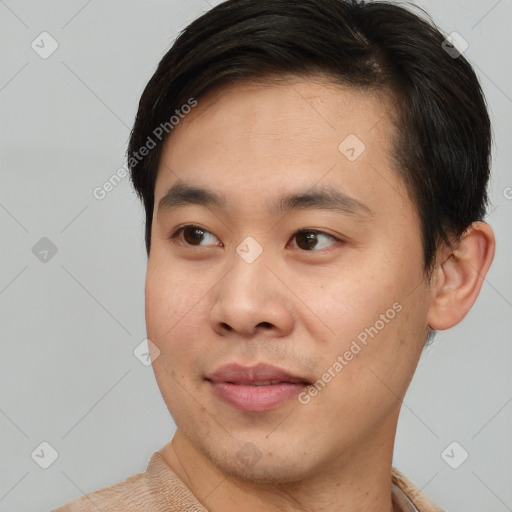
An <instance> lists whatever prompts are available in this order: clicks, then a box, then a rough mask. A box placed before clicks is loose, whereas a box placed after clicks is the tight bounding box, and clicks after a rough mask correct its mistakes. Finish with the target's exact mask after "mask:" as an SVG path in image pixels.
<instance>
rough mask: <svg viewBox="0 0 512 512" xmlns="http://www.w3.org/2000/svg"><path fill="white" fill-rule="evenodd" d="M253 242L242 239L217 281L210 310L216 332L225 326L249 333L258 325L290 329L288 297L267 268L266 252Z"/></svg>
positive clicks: (282, 329) (242, 332)
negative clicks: (219, 279)
mask: <svg viewBox="0 0 512 512" xmlns="http://www.w3.org/2000/svg"><path fill="white" fill-rule="evenodd" d="M249 238H250V237H249ZM256 244H257V242H256V241H255V240H254V239H252V240H250V239H249V240H248V239H246V240H244V241H243V242H242V243H240V244H239V245H238V246H237V247H236V250H235V251H234V253H233V255H232V258H231V268H230V270H229V272H228V273H227V274H226V275H225V277H224V279H223V280H222V282H221V283H220V286H219V289H218V294H217V296H216V301H215V304H214V305H213V308H212V311H211V321H212V323H213V328H214V329H215V330H217V331H218V332H221V331H222V332H223V333H225V330H226V329H227V330H234V331H238V332H239V333H241V334H252V333H254V331H255V329H257V328H258V327H265V328H269V327H273V328H275V329H277V330H280V331H286V330H288V329H290V328H291V324H292V318H293V317H292V315H291V312H290V304H288V299H289V298H288V297H287V296H286V294H285V293H284V290H283V287H282V286H280V284H279V280H278V279H276V278H275V276H274V275H273V273H272V272H271V271H270V270H269V268H268V267H269V266H271V262H270V252H269V251H268V252H267V251H264V250H263V247H262V246H261V245H259V244H257V245H256Z"/></svg>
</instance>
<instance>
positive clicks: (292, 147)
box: [146, 79, 429, 482]
mask: <svg viewBox="0 0 512 512" xmlns="http://www.w3.org/2000/svg"><path fill="white" fill-rule="evenodd" d="M391 109H392V107H391V103H390V102H389V101H388V100H387V99H386V97H384V96H377V95H375V94H370V93H367V92H365V93H363V92H357V91H355V90H353V89H347V88H341V87H335V86H332V85H331V86H329V85H328V84H327V83H322V82H312V81H307V80H298V79H297V80H294V81H289V82H288V83H285V84H279V85H278V84H276V85H265V86H264V85H257V84H252V85H243V86H242V85H239V86H235V87H229V88H224V89H221V90H220V91H215V92H213V93H211V94H209V95H208V96H207V97H205V98H202V99H201V100H200V101H199V103H198V106H197V107H196V108H195V109H193V111H192V112H191V113H190V114H188V116H187V117H185V119H183V120H182V121H180V124H179V125H178V126H176V127H175V128H174V130H173V132H172V134H171V137H170V138H169V139H168V141H167V143H166V146H165V148H164V151H163V153H162V158H161V163H160V168H159V171H158V177H157V182H156V188H155V211H154V215H153V225H152V235H151V253H150V257H149V263H148V270H147V278H146V321H147V332H148V337H149V339H150V340H151V341H152V342H153V343H154V344H155V345H156V346H157V347H158V349H159V350H160V355H159V357H158V358H157V359H156V360H155V361H154V363H153V367H154V371H155V375H156V379H157V382H158V386H159V388H160V390H161V392H162V395H163V397H164V400H165V402H166V404H167V407H168V409H169V411H170V412H171V414H172V416H173V418H174V420H175V422H176V424H177V427H178V429H179V430H181V432H182V433H183V434H184V435H185V436H186V438H187V439H188V441H189V442H190V444H191V446H194V447H195V449H197V450H198V451H199V452H200V453H202V454H203V455H206V456H207V458H208V459H209V460H210V461H211V462H213V464H214V465H215V466H216V467H217V468H220V469H221V470H222V471H223V472H224V473H227V474H232V475H235V476H239V477H242V478H249V479H251V480H267V479H270V480H280V481H283V482H284V481H297V480H300V479H302V478H306V477H312V476H313V475H318V474H319V472H320V471H322V472H325V471H335V470H336V469H337V468H338V469H339V468H340V467H341V466H342V465H343V464H345V463H346V462H347V461H354V460H356V459H357V458H361V460H368V457H370V458H371V457H372V454H374V455H375V456H377V453H376V450H379V455H382V452H386V455H387V456H389V457H391V452H392V445H393V439H394V434H395V428H396V421H397V417H398V412H399V407H400V405H401V402H400V398H401V397H403V395H404V394H405V391H406V389H407V386H408V384H409V382H410V379H411V378H412V375H413V372H414V370H415V368H416V365H417V362H418V359H419V356H420V354H421V350H422V348H423V344H424V342H425V339H426V336H427V320H426V319H427V312H428V307H429V290H428V287H427V285H426V283H425V281H424V276H423V266H422V262H423V258H422V246H421V236H420V226H419V219H418V216H417V212H416V210H415V208H414V206H413V205H412V203H411V202H410V200H409V196H408V194H407V191H406V189H405V186H404V184H403V183H402V181H401V180H400V178H399V176H398V172H397V170H396V164H395V163H394V162H393V160H392V158H391V154H392V146H391V140H392V137H393V135H394V128H393V126H392V124H391V120H390V116H389V111H390V110H391ZM340 144H341V145H340ZM363 144H364V147H363ZM178 183H180V184H181V185H186V186H189V187H195V188H202V189H206V190H208V191H210V192H212V193H214V194H216V195H217V196H220V197H221V198H223V203H222V204H218V205H214V204H213V203H209V204H203V203H204V201H203V199H204V197H205V196H204V194H203V195H201V194H195V195H194V194H192V195H190V194H188V195H185V197H184V196H183V195H181V196H180V198H179V200H177V195H176V194H174V198H170V199H169V200H168V201H166V203H167V206H162V208H160V209H159V203H160V200H161V199H162V198H163V197H164V196H165V195H166V193H167V191H168V190H169V189H170V188H171V187H172V186H174V185H176V184H178ZM328 190H331V192H334V193H331V194H330V195H328V196H327V197H324V198H323V200H324V201H323V202H322V201H320V200H319V198H318V197H317V196H316V194H317V193H319V192H326V191H328ZM178 191H179V190H178ZM181 191H183V188H181ZM336 193H338V194H339V195H340V196H341V195H342V196H346V197H348V198H349V199H348V200H346V197H345V200H344V201H341V202H338V203H336V204H337V205H338V207H337V208H334V205H335V204H334V203H333V200H334V196H335V194H336ZM291 195H299V196H302V197H298V198H295V200H292V201H288V202H286V203H284V205H283V206H284V208H283V209H280V208H278V207H277V205H278V204H279V202H280V200H281V198H283V197H284V196H291ZM192 196H193V197H194V198H195V199H194V200H193V201H189V199H190V198H191V197H192ZM312 196H315V197H312ZM320 199H322V198H320ZM326 199H330V200H331V202H330V203H328V204H327V203H326V202H325V200H326ZM338 199H339V198H338ZM360 203H361V204H360ZM186 226H189V227H186ZM184 227H185V229H181V228H184ZM225 365H237V367H236V368H235V370H233V368H226V367H225ZM265 365H272V367H277V368H278V369H281V370H282V372H284V373H283V374H279V373H278V371H277V370H276V369H275V368H268V367H266V366H265ZM265 381H266V382H265ZM278 382H279V383H278ZM315 383H316V385H315ZM257 384H259V385H257ZM308 384H309V385H308Z"/></svg>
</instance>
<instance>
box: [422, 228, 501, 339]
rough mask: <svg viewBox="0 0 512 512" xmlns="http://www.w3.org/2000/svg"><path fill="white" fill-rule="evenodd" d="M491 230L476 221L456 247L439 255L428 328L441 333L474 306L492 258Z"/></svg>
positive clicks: (493, 248)
mask: <svg viewBox="0 0 512 512" xmlns="http://www.w3.org/2000/svg"><path fill="white" fill-rule="evenodd" d="M495 247H496V242H495V238H494V233H493V230H492V228H491V227H490V226H489V225H488V224H487V223H485V222H482V221H478V222H474V223H473V224H471V226H470V227H469V228H468V229H467V230H466V232H465V234H464V236H463V237H462V239H461V241H460V243H459V244H458V245H457V246H456V247H455V248H454V249H453V250H450V251H448V252H446V249H445V252H444V253H443V254H444V257H443V258H442V260H441V261H442V263H440V264H438V266H437V267H436V270H435V279H434V284H433V286H432V300H431V303H430V308H429V312H428V324H429V325H430V326H431V328H432V329H436V330H443V329H449V328H450V327H453V326H454V325H457V324H458V323H459V322H460V321H461V320H462V319H463V318H464V317H465V316H466V314H467V313H468V311H469V310H470V309H471V307H472V306H473V304H474V303H475V301H476V299H477V297H478V294H479V293H480V290H481V288H482V284H483V281H484V278H485V276H486V274H487V271H488V270H489V267H490V266H491V263H492V260H493V258H494V251H495Z"/></svg>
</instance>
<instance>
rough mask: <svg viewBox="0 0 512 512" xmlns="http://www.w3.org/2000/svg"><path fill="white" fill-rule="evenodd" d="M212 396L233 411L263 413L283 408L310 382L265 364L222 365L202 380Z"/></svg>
mask: <svg viewBox="0 0 512 512" xmlns="http://www.w3.org/2000/svg"><path fill="white" fill-rule="evenodd" d="M206 381H207V382H209V383H210V385H211V387H212V390H213V392H214V394H215V395H216V396H217V397H218V398H220V399H221V400H222V401H223V402H225V403H228V404H230V405H231V406H233V407H235V408H236V409H240V410H243V411H251V412H263V411H268V410H271V409H276V408H277V407H279V406H281V405H283V404H284V403H285V402H287V401H289V400H290V399H291V398H293V397H295V396H296V395H298V394H299V393H301V392H302V391H303V390H304V389H305V388H306V387H307V386H309V385H310V384H311V382H310V381H309V380H307V379H305V378H304V377H301V376H298V375H294V374H292V373H290V372H288V371H286V370H284V369H282V368H278V367H276V366H272V365H268V364H263V363H260V364H257V365H254V366H241V365H238V364H230V365H224V366H222V367H220V368H219V369H217V370H216V371H215V372H214V373H212V374H211V375H210V376H208V377H207V378H206Z"/></svg>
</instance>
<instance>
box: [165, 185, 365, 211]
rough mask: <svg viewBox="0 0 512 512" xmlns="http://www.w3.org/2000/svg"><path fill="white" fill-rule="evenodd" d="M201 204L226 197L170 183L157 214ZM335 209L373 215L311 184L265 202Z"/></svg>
mask: <svg viewBox="0 0 512 512" xmlns="http://www.w3.org/2000/svg"><path fill="white" fill-rule="evenodd" d="M192 204H196V205H202V206H209V207H213V208H216V209H219V210H221V209H224V208H225V206H226V198H225V197H224V196H223V195H221V194H218V193H216V192H214V191H212V190H208V189H206V188H203V187H198V186H193V185H188V184H186V183H183V182H178V183H176V184H174V185H172V186H171V187H170V188H169V189H168V190H167V192H166V193H165V195H164V196H163V197H162V198H161V199H160V200H159V202H158V210H157V211H158V213H160V212H162V211H167V210H172V209H176V208H180V207H182V206H186V205H192ZM314 209H317V210H334V211H336V212H339V213H342V214H345V215H351V216H358V217H362V218H367V217H372V216H373V215H374V212H373V211H372V210H371V209H370V208H369V207H368V206H367V205H366V204H364V203H362V202H361V201H359V200H358V199H356V198H355V197H351V196H348V195H347V194H345V193H343V192H341V191H339V190H337V189H335V188H333V187H328V186H323V187H313V188H309V189H307V190H304V191H298V192H293V193H288V194H285V195H283V196H281V197H280V198H278V199H277V200H273V201H271V202H270V203H269V204H268V210H269V213H271V214H286V213H288V212H291V211H294V210H314Z"/></svg>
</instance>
